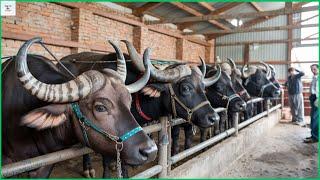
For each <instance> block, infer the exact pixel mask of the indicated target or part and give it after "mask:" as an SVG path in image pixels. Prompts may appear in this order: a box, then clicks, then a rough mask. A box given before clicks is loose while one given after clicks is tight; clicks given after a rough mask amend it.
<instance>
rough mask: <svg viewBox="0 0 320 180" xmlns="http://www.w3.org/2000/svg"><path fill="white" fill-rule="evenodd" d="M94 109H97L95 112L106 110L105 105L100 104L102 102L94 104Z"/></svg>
mask: <svg viewBox="0 0 320 180" xmlns="http://www.w3.org/2000/svg"><path fill="white" fill-rule="evenodd" d="M94 109H95V110H96V111H97V112H105V111H107V110H108V109H107V107H106V106H104V105H102V104H98V105H95V106H94Z"/></svg>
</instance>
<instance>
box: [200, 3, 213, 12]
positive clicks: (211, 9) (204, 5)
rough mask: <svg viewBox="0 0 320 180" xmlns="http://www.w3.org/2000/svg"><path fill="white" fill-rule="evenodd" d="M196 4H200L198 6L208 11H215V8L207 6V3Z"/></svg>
mask: <svg viewBox="0 0 320 180" xmlns="http://www.w3.org/2000/svg"><path fill="white" fill-rule="evenodd" d="M198 4H200V6H202V7H204V8H206V9H207V10H209V11H214V10H215V8H214V7H213V6H212V5H211V4H209V3H207V2H198Z"/></svg>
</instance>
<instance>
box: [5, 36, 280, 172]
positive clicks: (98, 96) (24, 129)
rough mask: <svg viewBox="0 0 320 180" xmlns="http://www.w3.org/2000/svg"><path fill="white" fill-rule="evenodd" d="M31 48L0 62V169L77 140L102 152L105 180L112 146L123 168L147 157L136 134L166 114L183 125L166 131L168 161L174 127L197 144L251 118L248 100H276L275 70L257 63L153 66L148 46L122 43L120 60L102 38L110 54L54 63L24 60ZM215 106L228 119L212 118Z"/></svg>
mask: <svg viewBox="0 0 320 180" xmlns="http://www.w3.org/2000/svg"><path fill="white" fill-rule="evenodd" d="M39 42H41V38H33V39H31V40H28V41H26V42H25V43H24V44H23V45H22V47H21V48H20V49H19V51H18V53H17V55H16V56H13V57H11V59H9V60H7V61H6V62H4V63H3V67H6V69H5V70H4V71H3V73H2V112H3V115H2V165H6V164H10V163H13V162H17V161H21V160H24V159H28V158H32V157H36V156H40V155H44V154H47V153H50V152H54V151H58V150H62V149H65V148H68V147H71V146H72V145H74V144H77V143H81V144H83V145H86V146H88V147H90V148H92V149H93V150H94V151H95V152H97V153H100V154H101V155H102V157H103V168H104V172H103V176H104V177H109V176H110V172H109V169H108V164H109V163H110V161H112V160H114V159H116V156H117V154H116V150H115V144H121V145H122V146H123V147H121V148H122V150H121V162H122V164H125V165H134V166H136V165H142V164H145V163H148V162H151V161H154V160H155V159H156V156H157V151H158V149H157V145H156V143H155V142H154V141H153V140H152V139H151V138H150V136H148V135H147V134H146V133H145V132H144V131H141V128H140V127H141V126H143V125H146V124H148V123H149V122H151V121H156V120H158V119H159V118H160V117H162V116H168V115H171V116H173V117H174V118H182V119H185V120H186V121H187V123H184V124H181V125H178V126H174V127H173V128H172V154H177V153H178V152H179V144H178V137H179V131H180V129H181V127H183V128H184V130H185V148H189V147H190V146H191V143H192V136H193V132H192V126H193V125H194V126H197V127H199V129H200V130H201V141H204V140H205V138H206V137H205V133H204V132H205V131H206V129H207V128H210V127H213V128H214V132H215V133H220V132H223V131H225V130H226V129H228V128H231V127H232V121H231V120H230V119H231V117H232V113H235V112H241V113H242V114H243V120H246V119H248V118H250V117H252V115H253V114H252V113H253V112H254V111H253V109H254V108H255V107H253V105H252V104H248V103H246V102H247V101H249V100H250V99H251V98H252V97H263V98H273V97H278V96H279V95H280V85H279V83H278V82H277V80H276V79H275V71H274V68H273V67H272V66H270V65H267V64H265V63H262V62H261V66H258V65H256V66H253V65H250V66H248V65H245V66H243V67H242V68H241V70H239V69H237V67H236V65H235V63H234V62H233V61H232V60H231V59H228V60H226V61H224V62H220V63H216V64H215V65H214V66H209V65H205V62H204V61H203V60H202V59H201V58H200V60H201V65H200V66H191V65H189V64H186V63H175V64H173V65H170V66H168V67H166V68H163V69H160V68H156V67H154V65H153V64H152V63H151V61H150V53H151V49H150V48H147V49H146V50H145V51H144V54H143V55H142V56H141V55H139V54H138V53H137V51H136V49H135V48H134V47H133V45H132V43H130V42H128V41H125V40H124V41H122V43H125V45H126V47H127V50H128V54H123V53H122V52H121V50H120V48H119V47H118V45H117V44H115V43H113V42H112V41H109V43H110V44H111V45H112V47H113V48H114V50H115V53H110V54H100V53H94V52H82V53H77V54H71V55H68V56H66V57H64V58H62V59H61V60H60V61H61V63H58V64H54V63H53V62H52V61H51V60H49V59H48V58H46V57H44V56H40V55H34V54H28V50H29V48H30V46H32V45H33V44H35V43H39ZM217 107H224V108H227V112H226V113H225V114H223V113H222V114H221V113H220V114H218V113H217V112H215V109H214V108H217ZM77 108H78V109H77ZM79 114H80V116H81V117H79ZM124 136H125V138H123V137H124ZM83 161H84V162H83V169H84V172H85V176H87V177H94V176H95V175H94V174H95V173H94V170H93V168H92V167H91V160H90V157H89V155H85V156H84V157H83ZM52 169H53V165H48V166H44V167H41V168H39V169H36V170H33V171H30V172H28V173H27V174H28V176H29V177H49V175H50V173H51V171H52Z"/></svg>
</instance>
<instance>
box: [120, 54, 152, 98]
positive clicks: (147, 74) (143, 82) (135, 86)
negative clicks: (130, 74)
mask: <svg viewBox="0 0 320 180" xmlns="http://www.w3.org/2000/svg"><path fill="white" fill-rule="evenodd" d="M150 51H151V50H150V48H147V49H146V50H145V51H144V53H143V64H144V68H145V72H144V74H143V76H142V77H141V78H140V79H139V80H138V81H136V82H134V83H132V84H130V85H126V88H127V89H128V91H129V92H130V93H135V92H138V91H139V90H140V89H142V88H143V87H144V86H145V85H146V84H147V83H148V81H149V78H150V66H151V62H150Z"/></svg>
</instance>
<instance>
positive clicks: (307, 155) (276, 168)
mask: <svg viewBox="0 0 320 180" xmlns="http://www.w3.org/2000/svg"><path fill="white" fill-rule="evenodd" d="M307 136H310V129H309V128H305V127H300V126H297V125H293V124H291V123H289V122H281V123H279V124H277V125H276V126H275V127H274V128H272V129H271V130H270V131H268V132H267V133H266V134H265V136H263V137H262V138H260V139H259V141H258V142H257V143H256V145H255V146H254V147H253V148H252V149H251V150H250V151H249V152H248V153H246V154H244V155H243V156H242V157H240V158H239V159H238V160H236V161H235V162H234V163H233V164H231V165H230V166H229V167H228V168H227V169H226V170H225V171H224V172H222V173H221V174H220V175H219V177H317V176H318V143H314V144H305V143H303V138H305V137H307Z"/></svg>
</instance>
